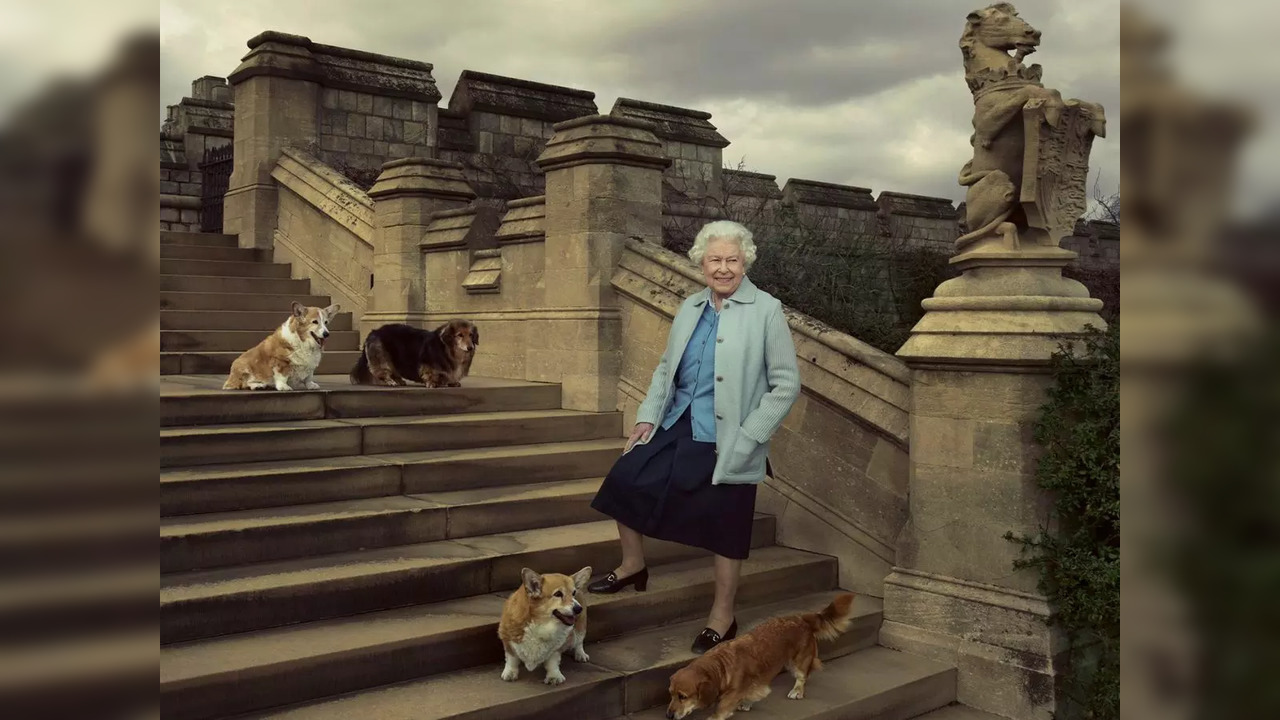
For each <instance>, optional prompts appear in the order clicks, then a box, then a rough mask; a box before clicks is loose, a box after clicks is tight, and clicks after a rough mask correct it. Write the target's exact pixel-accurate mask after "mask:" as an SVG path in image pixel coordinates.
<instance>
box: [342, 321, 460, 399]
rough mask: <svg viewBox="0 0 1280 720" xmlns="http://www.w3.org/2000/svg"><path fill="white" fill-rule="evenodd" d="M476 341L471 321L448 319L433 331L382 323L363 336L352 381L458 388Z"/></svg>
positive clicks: (364, 383)
mask: <svg viewBox="0 0 1280 720" xmlns="http://www.w3.org/2000/svg"><path fill="white" fill-rule="evenodd" d="M479 344H480V331H479V330H478V329H476V326H475V323H473V322H471V321H470V320H450V321H449V322H447V323H445V324H443V325H441V326H440V327H438V328H436V329H434V330H422V329H419V328H415V327H412V326H410V325H405V324H403V323H395V324H392V325H383V326H382V327H380V328H378V329H376V330H374V331H372V332H370V333H369V336H368V337H366V338H365V340H364V349H363V350H362V351H361V352H360V358H359V359H358V360H356V364H355V366H354V367H352V368H351V373H350V379H351V384H352V385H407V384H408V382H409V381H413V382H421V383H422V384H423V385H426V386H427V387H429V388H438V387H461V386H462V379H463V378H465V377H466V376H467V375H468V374H469V373H470V372H471V361H472V360H474V359H475V354H476V346H477V345H479Z"/></svg>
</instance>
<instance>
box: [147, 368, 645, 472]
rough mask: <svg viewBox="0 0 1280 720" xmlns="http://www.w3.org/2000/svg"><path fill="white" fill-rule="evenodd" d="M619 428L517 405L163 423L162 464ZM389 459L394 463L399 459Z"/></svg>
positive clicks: (610, 433) (533, 439) (441, 446)
mask: <svg viewBox="0 0 1280 720" xmlns="http://www.w3.org/2000/svg"><path fill="white" fill-rule="evenodd" d="M262 392H274V391H265V390H264V391H262ZM621 434H622V415H621V413H617V412H612V413H587V412H580V411H577V410H517V411H502V412H485V413H464V414H453V415H427V416H405V417H371V418H342V419H332V420H290V421H284V422H271V423H267V422H257V423H243V424H234V425H205V426H197V427H176V428H162V429H161V430H160V467H162V468H172V467H190V466H194V465H210V464H217V463H225V462H226V461H227V460H229V459H234V460H236V461H238V462H257V461H268V460H296V459H303V458H323V457H340V456H343V455H378V454H404V453H417V452H431V451H439V450H463V449H470V448H478V447H496V446H501V445H530V444H535V443H544V442H572V441H575V440H603V439H606V438H617V437H619V436H620V435H621ZM389 460H390V461H391V462H396V461H397V459H396V458H389ZM409 492H418V490H416V489H415V490H410V491H409Z"/></svg>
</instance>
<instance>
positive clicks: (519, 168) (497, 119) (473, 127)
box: [440, 70, 596, 200]
mask: <svg viewBox="0 0 1280 720" xmlns="http://www.w3.org/2000/svg"><path fill="white" fill-rule="evenodd" d="M594 98H595V93H592V92H588V91H586V90H577V89H574V88H567V87H561V86H559V85H547V84H545V83H537V82H531V81H529V80H520V79H517V78H509V77H503V76H501V75H491V74H489V73H482V72H477V71H475V70H463V71H462V75H461V76H460V77H459V78H458V83H457V85H455V86H454V88H453V93H452V94H451V95H450V96H449V107H448V109H447V110H442V111H441V114H442V117H443V120H442V122H443V123H445V124H446V125H447V128H446V129H443V132H442V139H441V144H440V159H442V160H448V161H451V162H456V163H458V164H459V165H461V166H462V168H463V174H464V175H465V176H466V178H467V181H468V182H469V183H471V186H472V188H474V189H475V191H476V194H477V195H478V196H479V197H482V198H498V199H502V200H513V199H515V198H521V197H533V196H537V195H541V194H542V192H543V184H544V181H543V177H542V171H541V170H539V169H538V167H537V165H536V164H535V163H534V160H536V159H537V158H538V156H539V155H541V154H542V151H543V150H544V149H545V148H546V146H547V141H548V140H550V139H551V136H552V135H553V134H554V130H552V128H551V126H552V125H554V124H555V123H558V122H560V121H562V120H571V119H573V118H577V117H583V116H586V115H594V114H596V104H595V100H594Z"/></svg>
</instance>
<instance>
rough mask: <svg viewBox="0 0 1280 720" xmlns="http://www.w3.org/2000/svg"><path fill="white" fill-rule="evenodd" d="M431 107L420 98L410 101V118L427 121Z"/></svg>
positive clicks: (416, 120)
mask: <svg viewBox="0 0 1280 720" xmlns="http://www.w3.org/2000/svg"><path fill="white" fill-rule="evenodd" d="M429 107H430V106H428V105H427V103H424V102H421V101H418V100H413V101H410V103H409V115H410V119H411V120H413V121H414V122H426V120H427V113H428V110H429Z"/></svg>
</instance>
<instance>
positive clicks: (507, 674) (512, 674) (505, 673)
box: [502, 667, 520, 682]
mask: <svg viewBox="0 0 1280 720" xmlns="http://www.w3.org/2000/svg"><path fill="white" fill-rule="evenodd" d="M519 675H520V670H519V669H518V668H513V667H509V668H503V669H502V679H503V680H506V681H507V682H511V681H512V680H515V679H516V677H517V676H519Z"/></svg>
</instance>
